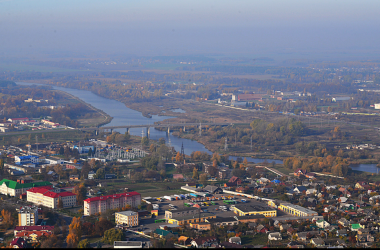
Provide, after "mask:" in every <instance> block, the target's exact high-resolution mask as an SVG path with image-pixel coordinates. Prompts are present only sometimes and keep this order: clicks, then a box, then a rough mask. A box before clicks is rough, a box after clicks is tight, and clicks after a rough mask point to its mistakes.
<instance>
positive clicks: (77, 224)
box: [66, 217, 82, 247]
mask: <svg viewBox="0 0 380 250" xmlns="http://www.w3.org/2000/svg"><path fill="white" fill-rule="evenodd" d="M81 237H82V222H81V220H80V218H79V217H74V218H73V220H72V221H71V224H70V225H69V234H68V235H67V238H66V242H67V244H68V245H69V246H70V247H76V246H77V245H78V243H79V241H80V239H81Z"/></svg>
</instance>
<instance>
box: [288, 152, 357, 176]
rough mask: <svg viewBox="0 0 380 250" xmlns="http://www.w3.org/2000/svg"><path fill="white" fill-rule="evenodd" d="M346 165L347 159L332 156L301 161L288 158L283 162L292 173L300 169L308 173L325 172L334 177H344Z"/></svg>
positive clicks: (298, 158)
mask: <svg viewBox="0 0 380 250" xmlns="http://www.w3.org/2000/svg"><path fill="white" fill-rule="evenodd" d="M348 165H349V163H348V161H347V159H343V158H341V157H339V156H332V155H328V156H327V157H311V158H303V159H302V158H300V157H289V158H286V159H285V160H284V166H285V167H286V168H288V169H292V170H294V171H295V170H297V169H299V168H301V169H303V170H307V171H308V172H320V173H321V172H326V173H332V174H333V175H336V176H346V175H347V173H348Z"/></svg>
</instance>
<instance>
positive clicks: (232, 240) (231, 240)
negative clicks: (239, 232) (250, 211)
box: [228, 237, 241, 245]
mask: <svg viewBox="0 0 380 250" xmlns="http://www.w3.org/2000/svg"><path fill="white" fill-rule="evenodd" d="M228 242H229V243H234V244H238V245H241V238H240V237H231V238H229V239H228Z"/></svg>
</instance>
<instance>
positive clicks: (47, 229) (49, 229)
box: [14, 226, 54, 236]
mask: <svg viewBox="0 0 380 250" xmlns="http://www.w3.org/2000/svg"><path fill="white" fill-rule="evenodd" d="M53 230H54V226H17V227H15V229H14V235H15V236H16V234H17V233H19V232H24V231H28V232H39V231H44V232H50V233H52V232H53Z"/></svg>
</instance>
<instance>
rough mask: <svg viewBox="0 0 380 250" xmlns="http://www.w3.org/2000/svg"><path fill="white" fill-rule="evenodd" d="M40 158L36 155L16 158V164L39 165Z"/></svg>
mask: <svg viewBox="0 0 380 250" xmlns="http://www.w3.org/2000/svg"><path fill="white" fill-rule="evenodd" d="M38 162H39V157H38V156H36V155H25V156H17V155H16V156H15V163H16V164H18V165H23V164H27V163H34V164H38Z"/></svg>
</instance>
